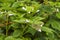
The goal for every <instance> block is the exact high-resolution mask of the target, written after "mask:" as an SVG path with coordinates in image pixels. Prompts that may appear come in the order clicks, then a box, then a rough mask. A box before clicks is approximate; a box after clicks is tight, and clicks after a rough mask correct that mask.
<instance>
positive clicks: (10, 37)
mask: <svg viewBox="0 0 60 40" xmlns="http://www.w3.org/2000/svg"><path fill="white" fill-rule="evenodd" d="M5 40H15V38H14V37H13V36H8V37H6V38H5Z"/></svg>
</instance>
